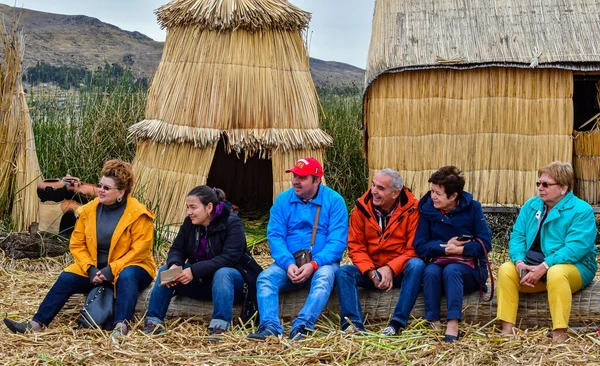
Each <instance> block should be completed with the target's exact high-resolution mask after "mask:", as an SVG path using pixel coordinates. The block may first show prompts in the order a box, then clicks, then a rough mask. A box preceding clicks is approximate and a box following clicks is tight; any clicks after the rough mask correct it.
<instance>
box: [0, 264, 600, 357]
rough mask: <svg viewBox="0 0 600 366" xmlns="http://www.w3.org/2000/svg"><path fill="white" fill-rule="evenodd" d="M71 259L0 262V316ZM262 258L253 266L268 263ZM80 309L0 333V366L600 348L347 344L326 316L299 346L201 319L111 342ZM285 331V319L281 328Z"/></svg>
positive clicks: (578, 352)
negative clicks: (214, 327) (85, 322)
mask: <svg viewBox="0 0 600 366" xmlns="http://www.w3.org/2000/svg"><path fill="white" fill-rule="evenodd" d="M69 261H70V258H69V256H68V255H67V256H64V257H60V258H54V259H41V260H19V261H17V260H11V259H9V258H6V257H4V256H1V257H0V314H1V315H2V316H9V317H11V318H14V319H20V320H25V319H30V318H31V317H32V316H33V314H34V312H35V311H36V309H37V307H38V305H39V304H40V302H41V300H42V298H43V296H44V295H45V294H46V292H47V291H48V290H49V288H50V286H51V285H52V284H53V282H54V281H55V280H56V278H57V277H58V274H59V273H60V271H61V270H62V269H63V268H64V266H65V265H66V263H68V262H69ZM268 261H269V260H268V258H267V257H264V256H262V257H260V258H259V262H261V264H262V265H266V264H267V262H268ZM78 309H79V304H77V303H76V302H75V303H68V304H67V306H66V307H65V309H64V310H63V311H61V312H60V313H59V315H58V316H57V318H56V319H55V320H54V322H53V323H52V325H51V327H50V328H47V329H46V330H44V331H42V332H39V333H35V334H32V335H27V336H23V335H14V334H12V333H10V332H9V331H8V330H7V329H6V328H5V327H4V326H1V329H0V334H1V337H2V347H0V363H1V364H6V365H34V364H47V365H63V364H68V365H70V364H88V365H92V364H93V365H106V364H111V365H112V364H173V365H183V364H185V365H200V364H208V365H233V364H235V365H238V364H247V365H267V364H269V365H270V364H320V363H325V364H359V365H360V364H378V365H385V364H390V365H391V364H414V365H434V364H437V365H447V364H457V365H463V364H476V365H479V364H510V365H513V364H557V365H561V364H563V365H574V364H600V355H599V354H598V352H597V349H598V347H599V346H600V341H599V340H598V338H597V337H596V336H595V335H594V334H593V333H587V334H574V333H573V334H571V338H570V339H569V341H568V342H567V343H566V344H562V345H555V344H553V343H552V340H551V339H550V338H548V337H547V336H546V333H547V331H548V330H547V329H545V328H542V329H538V330H533V331H532V330H530V331H526V332H523V333H521V334H520V335H518V336H517V337H515V338H513V339H503V338H500V337H498V332H497V329H496V328H495V325H496V324H487V325H466V324H463V325H461V330H463V331H464V332H465V334H464V336H463V338H462V340H461V341H459V342H457V343H455V344H453V345H448V344H444V343H443V342H441V338H442V337H443V333H441V332H439V331H438V332H436V331H433V330H431V329H429V327H428V326H427V324H426V323H425V322H424V321H422V320H419V319H415V320H413V321H412V323H411V326H410V327H409V329H408V330H407V331H405V332H404V333H402V335H401V336H400V337H394V338H382V337H379V336H377V332H378V331H379V330H380V329H381V328H382V327H383V326H385V324H384V323H372V324H369V325H368V326H367V329H368V330H369V331H372V332H374V333H373V334H371V335H369V336H365V337H352V336H349V335H342V334H339V333H338V332H337V330H338V327H337V324H338V318H337V316H336V315H335V314H326V315H325V316H323V317H321V319H320V320H319V322H318V324H317V329H316V334H315V336H314V337H313V338H310V339H308V340H305V341H299V342H290V341H289V340H288V339H287V338H282V339H271V340H269V341H268V342H255V341H251V340H248V339H247V338H246V336H247V334H248V330H245V329H242V328H241V327H239V326H237V327H235V328H234V329H233V330H232V331H231V332H229V333H227V334H226V335H225V336H224V338H223V342H220V343H210V342H208V341H207V339H206V337H207V336H208V334H207V331H206V326H207V325H208V320H209V319H208V318H209V316H208V315H209V314H207V317H204V318H192V319H168V322H167V325H168V329H169V330H168V332H167V334H166V335H159V336H146V335H144V334H143V333H142V332H141V328H142V323H141V322H140V321H139V318H136V323H135V324H134V325H133V329H132V330H131V333H130V334H129V335H128V336H127V337H126V338H124V339H123V340H122V341H121V342H119V343H118V344H115V343H113V342H112V340H111V339H110V334H109V333H107V332H102V331H90V330H74V329H73V328H74V326H75V319H76V314H77V312H78ZM285 326H286V329H287V330H289V322H286V324H285Z"/></svg>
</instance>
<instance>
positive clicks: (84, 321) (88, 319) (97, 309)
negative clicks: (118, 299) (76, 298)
mask: <svg viewBox="0 0 600 366" xmlns="http://www.w3.org/2000/svg"><path fill="white" fill-rule="evenodd" d="M114 312H115V299H114V289H113V287H112V286H96V287H94V288H93V289H92V291H90V293H89V294H88V296H87V298H86V299H85V305H83V309H81V311H80V314H79V319H77V322H78V323H79V326H80V327H82V328H93V329H96V328H101V329H104V330H111V329H112V328H113V318H114Z"/></svg>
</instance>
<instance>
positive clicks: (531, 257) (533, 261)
mask: <svg viewBox="0 0 600 366" xmlns="http://www.w3.org/2000/svg"><path fill="white" fill-rule="evenodd" d="M545 260H546V257H544V253H542V252H538V251H535V250H528V251H527V253H526V254H525V263H526V264H528V265H530V266H539V265H540V264H542V262H544V261H545ZM540 281H542V282H546V275H543V276H542V278H540Z"/></svg>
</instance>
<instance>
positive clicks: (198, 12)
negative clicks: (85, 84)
mask: <svg viewBox="0 0 600 366" xmlns="http://www.w3.org/2000/svg"><path fill="white" fill-rule="evenodd" d="M156 15H157V16H158V23H159V24H160V26H161V28H169V29H170V28H175V27H186V26H190V25H193V26H195V27H198V28H199V29H208V30H236V29H244V30H248V31H252V32H256V31H264V30H269V29H280V30H288V31H293V30H296V31H300V30H303V29H305V28H306V27H307V26H308V22H309V21H310V17H311V14H310V13H309V12H307V11H304V10H302V9H299V8H298V7H296V6H294V5H292V4H291V3H289V2H288V1H286V0H217V1H215V0H173V1H171V2H169V3H167V4H165V5H163V6H161V7H160V8H158V9H157V10H156Z"/></svg>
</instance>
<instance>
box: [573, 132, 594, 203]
mask: <svg viewBox="0 0 600 366" xmlns="http://www.w3.org/2000/svg"><path fill="white" fill-rule="evenodd" d="M573 136H574V138H575V143H574V147H573V170H574V171H575V189H574V193H575V194H576V195H577V196H578V197H579V198H581V199H583V200H585V201H587V202H588V203H589V204H591V205H593V206H598V205H599V204H600V126H599V125H598V120H597V121H596V123H595V125H594V128H593V129H592V130H590V131H583V132H578V131H575V132H574V133H573Z"/></svg>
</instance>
